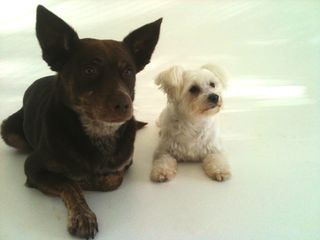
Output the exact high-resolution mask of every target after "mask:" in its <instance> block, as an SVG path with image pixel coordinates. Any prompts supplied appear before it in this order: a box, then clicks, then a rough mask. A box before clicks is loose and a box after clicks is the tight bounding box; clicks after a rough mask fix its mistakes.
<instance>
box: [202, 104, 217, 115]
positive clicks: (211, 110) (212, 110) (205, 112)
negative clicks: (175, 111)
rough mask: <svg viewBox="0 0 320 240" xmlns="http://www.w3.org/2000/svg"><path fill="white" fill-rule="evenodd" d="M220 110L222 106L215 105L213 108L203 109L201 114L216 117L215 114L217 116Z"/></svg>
mask: <svg viewBox="0 0 320 240" xmlns="http://www.w3.org/2000/svg"><path fill="white" fill-rule="evenodd" d="M220 109H221V105H213V106H209V107H207V108H205V109H203V110H202V111H201V114H203V115H206V116H207V115H214V114H217V113H218V112H220Z"/></svg>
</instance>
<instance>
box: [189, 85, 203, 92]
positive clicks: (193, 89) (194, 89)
mask: <svg viewBox="0 0 320 240" xmlns="http://www.w3.org/2000/svg"><path fill="white" fill-rule="evenodd" d="M200 91H201V89H200V87H198V86H197V85H193V86H191V88H190V89H189V92H190V93H192V94H198V93H199V92H200Z"/></svg>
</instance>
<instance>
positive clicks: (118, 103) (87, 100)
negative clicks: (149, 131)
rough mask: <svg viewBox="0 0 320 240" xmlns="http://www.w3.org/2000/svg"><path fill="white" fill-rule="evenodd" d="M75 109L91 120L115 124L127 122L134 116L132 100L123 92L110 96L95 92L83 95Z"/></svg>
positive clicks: (119, 91)
mask: <svg viewBox="0 0 320 240" xmlns="http://www.w3.org/2000/svg"><path fill="white" fill-rule="evenodd" d="M74 109H75V110H76V111H77V112H78V113H79V114H80V115H84V116H86V117H88V118H90V119H91V120H94V121H95V120H96V121H103V122H114V123H116V122H124V121H127V120H129V119H130V118H131V117H132V114H133V107H132V100H131V98H130V96H129V95H128V94H127V93H125V92H123V91H121V90H117V91H115V92H113V93H111V94H108V95H104V94H98V93H94V92H91V93H90V94H85V95H82V96H81V97H80V99H79V103H78V104H77V105H76V106H74Z"/></svg>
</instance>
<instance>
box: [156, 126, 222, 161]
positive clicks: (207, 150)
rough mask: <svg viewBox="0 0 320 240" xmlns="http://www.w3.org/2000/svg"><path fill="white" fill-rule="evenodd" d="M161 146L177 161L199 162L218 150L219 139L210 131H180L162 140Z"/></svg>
mask: <svg viewBox="0 0 320 240" xmlns="http://www.w3.org/2000/svg"><path fill="white" fill-rule="evenodd" d="M162 140H163V141H162V144H165V145H166V146H165V148H166V149H167V150H168V151H169V153H170V154H171V155H173V156H174V157H175V158H176V159H177V160H178V161H201V160H203V158H205V157H206V156H207V155H208V154H211V153H214V152H216V151H217V150H220V143H219V139H218V138H217V135H216V132H214V131H213V130H212V129H209V130H208V132H206V130H201V131H191V132H190V129H189V131H184V130H182V129H181V131H178V132H175V134H172V132H171V134H168V135H167V137H164V138H162Z"/></svg>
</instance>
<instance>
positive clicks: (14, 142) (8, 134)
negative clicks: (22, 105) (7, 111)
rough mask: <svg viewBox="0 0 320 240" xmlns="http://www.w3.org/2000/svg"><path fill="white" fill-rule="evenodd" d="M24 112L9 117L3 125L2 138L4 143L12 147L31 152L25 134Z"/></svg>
mask: <svg viewBox="0 0 320 240" xmlns="http://www.w3.org/2000/svg"><path fill="white" fill-rule="evenodd" d="M22 126H23V110H22V109H20V110H19V111H17V112H16V113H14V114H12V115H11V116H9V117H8V118H7V119H6V120H4V121H3V122H2V124H1V137H2V139H3V141H4V142H5V143H6V144H8V145H9V146H11V147H14V148H17V149H18V150H21V151H26V152H29V151H30V150H31V147H30V145H29V144H28V142H27V140H26V138H25V136H24V132H23V127H22Z"/></svg>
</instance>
